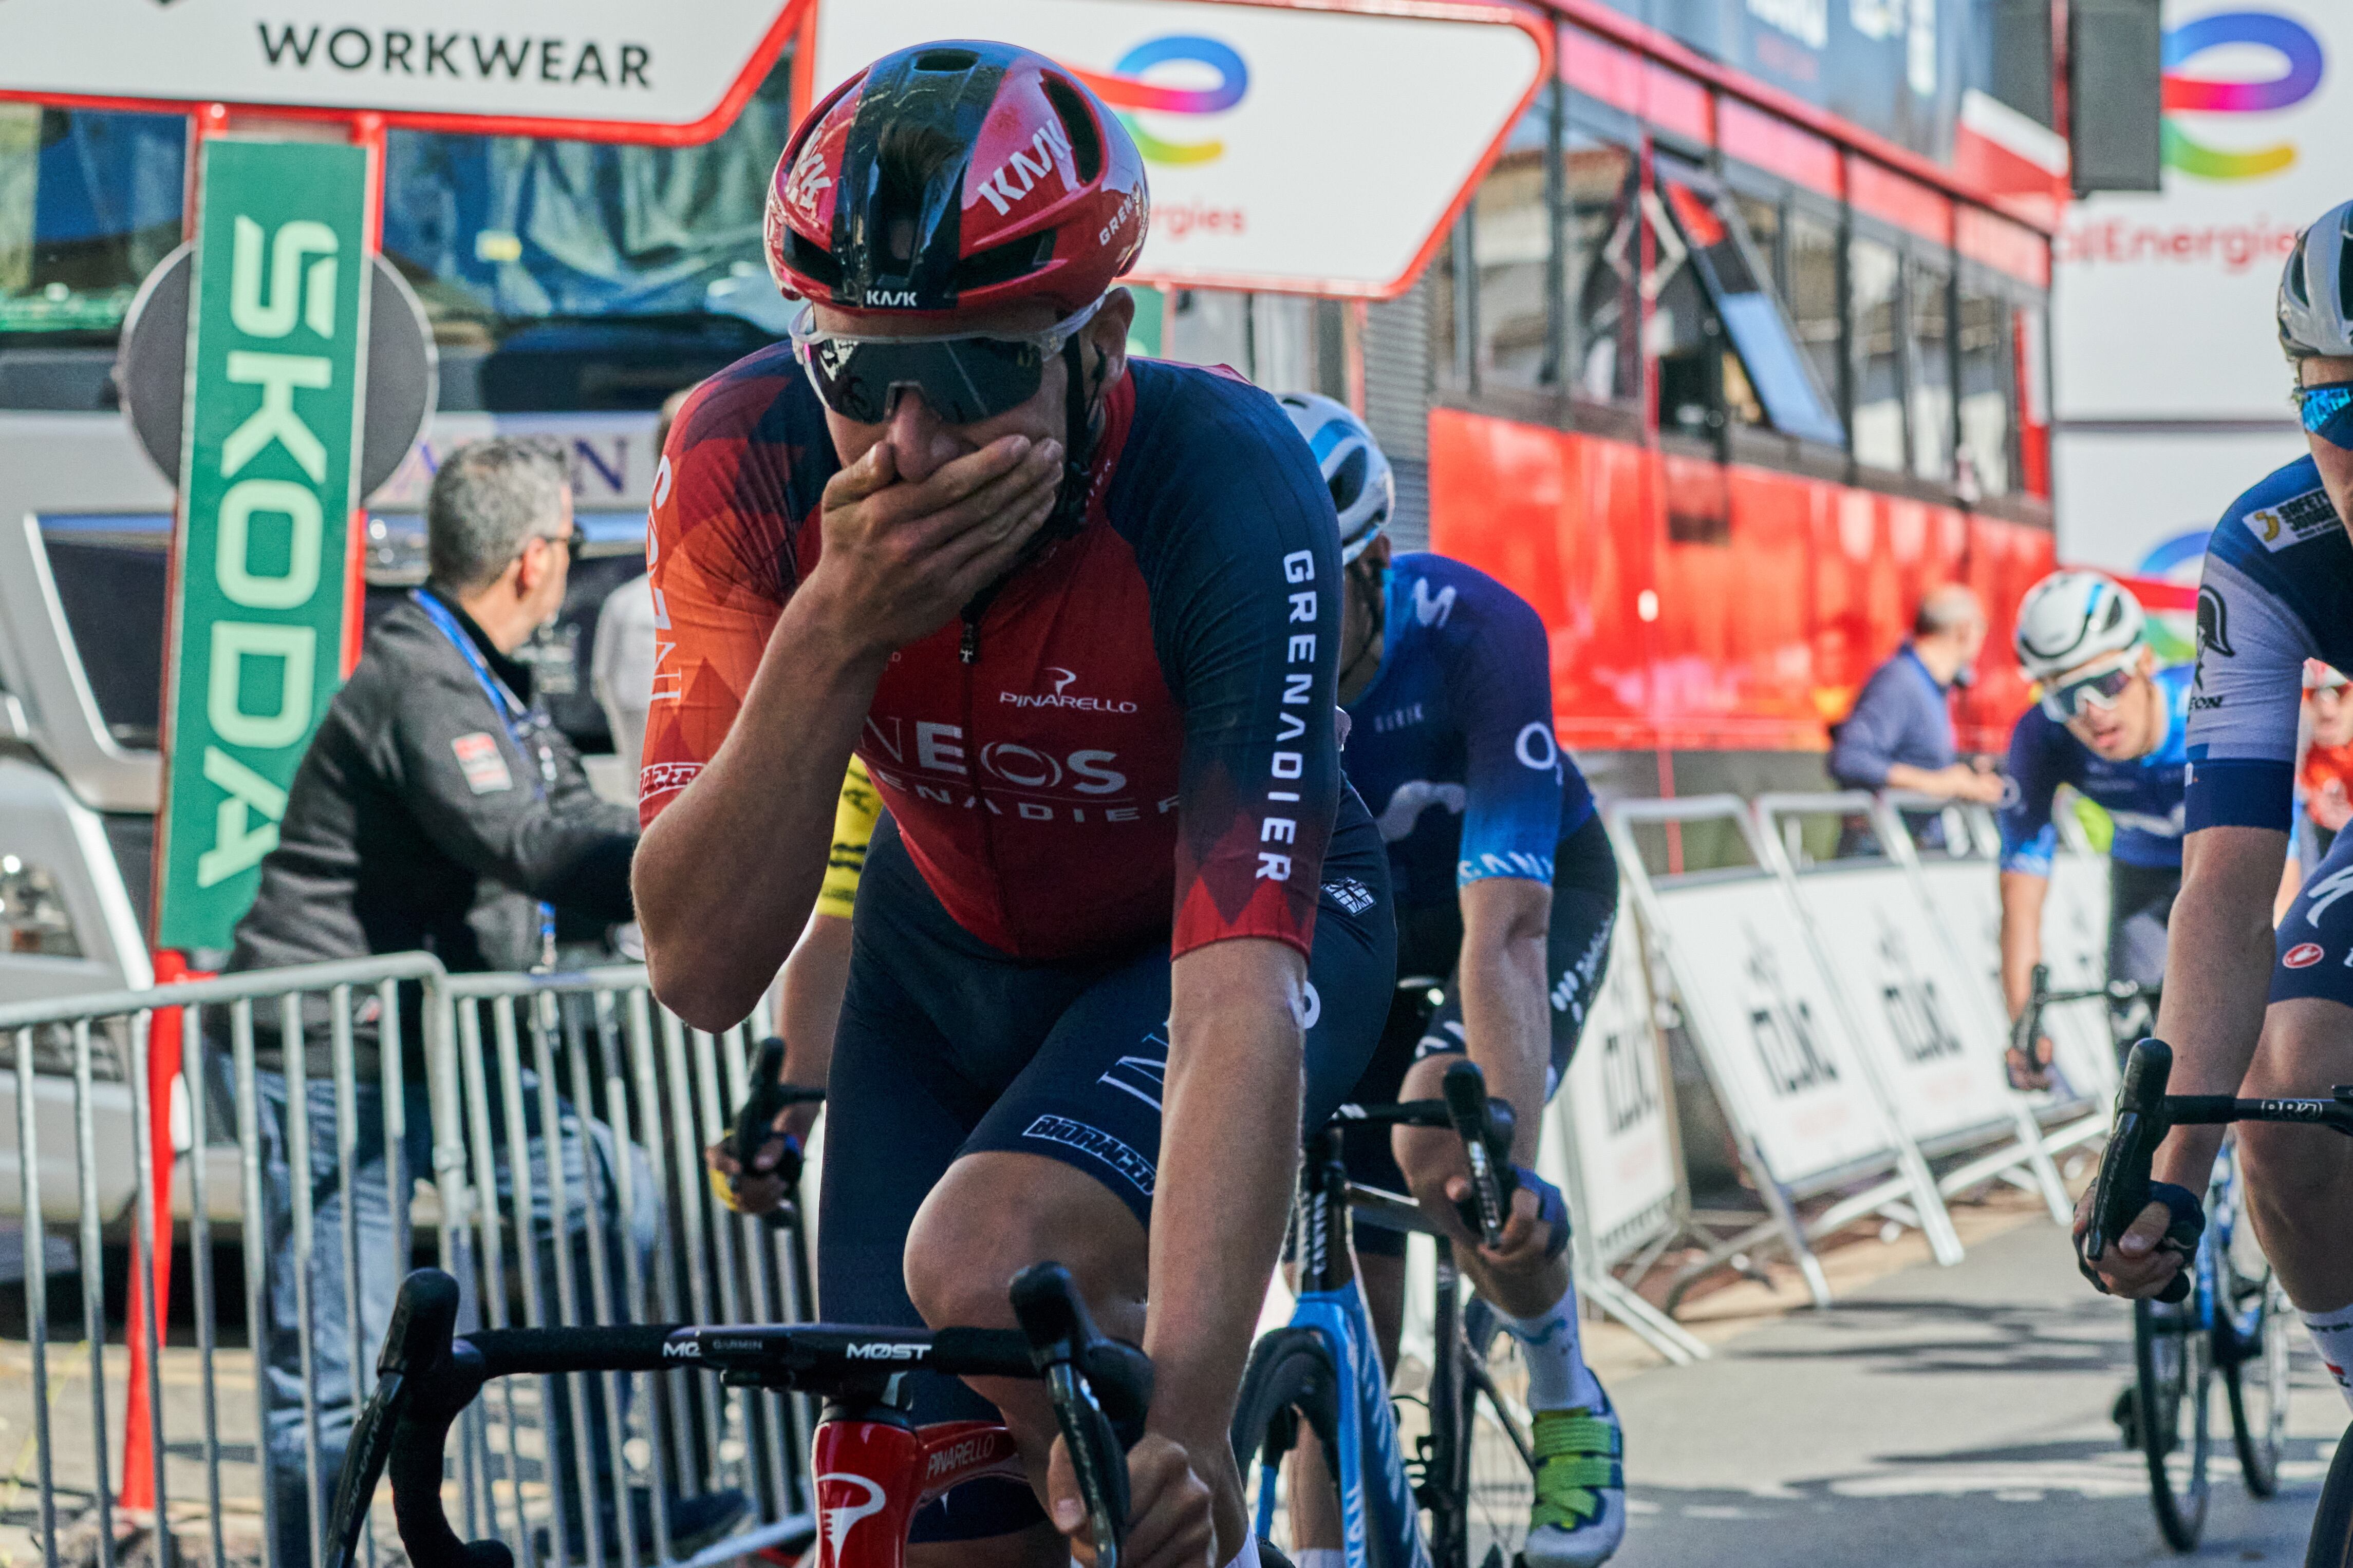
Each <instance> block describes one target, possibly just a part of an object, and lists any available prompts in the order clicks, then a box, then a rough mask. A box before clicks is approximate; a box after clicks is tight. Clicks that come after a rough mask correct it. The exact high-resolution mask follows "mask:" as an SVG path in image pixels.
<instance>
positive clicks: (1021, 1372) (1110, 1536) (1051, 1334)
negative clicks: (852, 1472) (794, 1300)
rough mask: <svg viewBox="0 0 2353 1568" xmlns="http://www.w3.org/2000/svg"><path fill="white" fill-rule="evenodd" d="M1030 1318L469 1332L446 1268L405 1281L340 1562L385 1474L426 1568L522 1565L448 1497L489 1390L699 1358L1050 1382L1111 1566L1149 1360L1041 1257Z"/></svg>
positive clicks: (751, 1375)
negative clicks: (453, 1509) (507, 1382)
mask: <svg viewBox="0 0 2353 1568" xmlns="http://www.w3.org/2000/svg"><path fill="white" fill-rule="evenodd" d="M1011 1294H1012V1300H1013V1308H1014V1316H1015V1318H1016V1320H1017V1321H1018V1322H1019V1323H1020V1324H1021V1327H1020V1328H1018V1329H972V1328H947V1329H940V1330H937V1331H923V1330H909V1329H898V1328H860V1327H855V1326H845V1325H838V1324H824V1323H813V1324H780V1325H734V1326H720V1327H697V1326H693V1325H684V1324H623V1325H614V1326H608V1327H596V1328H554V1329H501V1330H489V1331H480V1332H476V1333H470V1334H464V1335H459V1334H457V1333H455V1332H454V1330H455V1328H456V1324H457V1318H458V1301H459V1292H458V1283H457V1281H456V1280H454V1279H451V1278H449V1276H448V1275H447V1274H444V1273H442V1272H440V1271H439V1270H438V1269H432V1268H425V1269H419V1270H417V1272H416V1273H414V1274H412V1275H410V1276H409V1277H408V1278H407V1279H406V1280H405V1281H403V1282H402V1284H401V1287H400V1294H399V1298H398V1300H397V1301H396V1305H395V1307H394V1310H393V1318H392V1326H391V1329H390V1331H389V1332H388V1333H387V1334H386V1336H385V1346H384V1353H383V1354H382V1356H381V1357H380V1358H379V1359H378V1361H377V1363H376V1384H375V1392H374V1393H373V1394H371V1395H370V1397H369V1400H368V1404H367V1407H366V1409H365V1410H364V1411H363V1412H362V1414H361V1415H360V1419H359V1423H358V1425H357V1426H355V1427H354V1428H353V1433H352V1440H351V1445H350V1447H349V1449H348V1450H347V1452H346V1455H345V1458H344V1460H343V1473H342V1474H341V1476H340V1477H338V1479H337V1482H336V1487H335V1500H334V1508H333V1512H332V1519H331V1521H330V1526H329V1534H328V1545H329V1551H330V1556H329V1562H330V1563H331V1564H332V1565H333V1568H351V1564H352V1563H353V1557H354V1554H355V1552H356V1551H357V1549H358V1543H359V1538H360V1532H361V1531H362V1529H363V1527H364V1524H365V1522H366V1518H367V1513H368V1510H369V1507H370V1505H371V1504H372V1503H373V1501H374V1500H375V1490H376V1485H377V1482H378V1481H379V1480H380V1479H385V1478H387V1477H388V1478H389V1479H390V1480H391V1482H392V1506H393V1516H394V1519H395V1521H396V1525H397V1528H398V1530H399V1532H400V1540H401V1544H402V1546H403V1547H404V1548H406V1552H407V1554H408V1558H409V1561H410V1562H411V1563H415V1564H416V1565H417V1568H512V1562H513V1558H512V1553H511V1552H509V1551H508V1550H507V1548H506V1546H505V1544H504V1543H503V1542H497V1541H478V1542H461V1541H460V1540H459V1538H458V1536H457V1533H456V1532H455V1531H453V1530H452V1529H451V1528H450V1525H449V1521H448V1516H447V1514H446V1513H445V1512H444V1511H443V1509H442V1503H441V1479H442V1468H443V1453H444V1450H445V1448H446V1447H447V1445H448V1435H449V1427H450V1426H451V1425H452V1424H453V1423H454V1422H455V1421H456V1420H457V1417H458V1415H459V1413H460V1412H462V1411H463V1410H464V1409H465V1408H466V1406H467V1405H470V1404H471V1403H473V1400H474V1397H475V1395H477V1394H480V1392H481V1389H482V1385H483V1384H485V1383H487V1382H489V1381H490V1380H491V1379H492V1378H495V1377H505V1376H510V1375H513V1374H517V1373H574V1372H617V1373H628V1372H659V1371H664V1370H670V1369H675V1368H681V1367H685V1368H697V1369H700V1370H702V1371H706V1372H714V1373H718V1374H719V1376H720V1378H721V1380H722V1381H723V1382H724V1383H727V1384H731V1385H738V1386H752V1387H760V1388H771V1389H797V1390H799V1391H802V1392H805V1393H810V1394H822V1395H827V1396H829V1397H834V1398H840V1399H846V1400H850V1401H862V1402H866V1403H879V1402H881V1400H882V1399H883V1397H884V1395H885V1393H886V1390H887V1388H888V1384H889V1381H890V1379H891V1378H892V1376H894V1375H896V1374H898V1373H905V1372H911V1371H919V1372H924V1373H933V1374H935V1375H939V1376H950V1377H1007V1378H1042V1379H1044V1380H1045V1381H1046V1383H1047V1384H1048V1388H1049V1392H1050V1395H1051V1397H1052V1399H1053V1403H1054V1407H1055V1415H1056V1417H1057V1419H1058V1420H1060V1422H1061V1424H1062V1428H1063V1432H1064V1434H1065V1438H1066V1441H1067V1442H1068V1444H1069V1447H1070V1449H1071V1459H1072V1462H1073V1467H1074V1468H1075V1469H1076V1470H1077V1473H1078V1476H1079V1481H1080V1489H1081V1492H1082V1495H1083V1496H1084V1498H1085V1500H1086V1502H1087V1507H1088V1515H1089V1521H1090V1531H1091V1533H1092V1535H1093V1537H1094V1541H1095V1546H1096V1551H1097V1552H1098V1555H1099V1560H1100V1561H1101V1563H1102V1564H1103V1568H1117V1559H1118V1548H1119V1543H1120V1540H1121V1538H1122V1536H1123V1534H1124V1531H1125V1528H1126V1512H1127V1502H1128V1497H1127V1467H1126V1464H1125V1462H1124V1458H1122V1456H1123V1455H1124V1452H1125V1450H1126V1449H1127V1448H1128V1447H1132V1446H1133V1445H1134V1442H1135V1441H1136V1439H1137V1438H1138V1437H1139V1436H1142V1434H1143V1428H1144V1418H1145V1412H1146V1411H1147V1409H1148V1408H1149V1406H1150V1405H1151V1399H1152V1363H1150V1361H1149V1360H1147V1359H1146V1358H1145V1355H1144V1352H1141V1351H1139V1350H1137V1349H1135V1348H1134V1346H1132V1345H1126V1344H1123V1343H1121V1342H1118V1341H1115V1340H1111V1339H1107V1338H1105V1337H1104V1336H1103V1335H1102V1334H1101V1333H1100V1332H1098V1331H1096V1329H1095V1327H1094V1324H1093V1321H1092V1319H1091V1318H1090V1317H1089V1316H1088V1313H1087V1310H1086V1305H1085V1303H1084V1302H1083V1301H1082V1300H1081V1299H1080V1297H1079V1294H1078V1291H1077V1289H1076V1287H1075V1286H1074V1285H1073V1284H1072V1282H1071V1277H1070V1274H1069V1272H1068V1271H1067V1270H1065V1269H1064V1268H1062V1267H1061V1266H1060V1264H1056V1263H1039V1264H1036V1265H1033V1266H1032V1267H1030V1268H1027V1269H1025V1270H1023V1271H1022V1273H1021V1274H1020V1275H1019V1276H1018V1277H1017V1278H1016V1279H1015V1280H1014V1281H1013V1286H1012V1292H1011Z"/></svg>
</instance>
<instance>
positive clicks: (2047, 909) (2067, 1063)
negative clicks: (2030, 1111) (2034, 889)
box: [2042, 849, 2120, 1100]
mask: <svg viewBox="0 0 2353 1568" xmlns="http://www.w3.org/2000/svg"><path fill="white" fill-rule="evenodd" d="M2042 961H2043V962H2044V963H2047V964H2049V965H2050V966H2051V989H2052V990H2053V991H2095V990H2097V989H2099V988H2100V987H2101V986H2103V985H2105V984H2107V982H2108V863H2107V861H2106V860H2105V858H2100V857H2096V856H2092V855H2084V854H2077V853H2074V852H2072V851H2069V850H2064V849H2063V850H2062V851H2060V853H2058V854H2057V855H2054V856H2052V858H2051V891H2050V894H2049V896H2048V897H2047V898H2045V899H2044V900H2043V904H2042ZM2045 1016H2046V1018H2047V1019H2048V1020H2049V1021H2048V1022H2047V1023H2046V1024H2045V1025H2044V1026H2043V1028H2044V1031H2045V1032H2046V1033H2048V1034H2049V1035H2050V1036H2051V1037H2052V1044H2053V1045H2054V1046H2055V1047H2058V1048H2059V1049H2060V1051H2061V1052H2062V1053H2063V1054H2062V1055H2061V1057H2060V1058H2059V1068H2060V1070H2061V1071H2062V1072H2063V1073H2065V1074H2066V1076H2067V1081H2068V1083H2069V1085H2070V1086H2072V1087H2073V1088H2074V1089H2077V1090H2079V1091H2080V1092H2082V1093H2084V1094H2085V1095H2087V1096H2090V1097H2092V1098H2094V1099H2098V1100H2108V1099H2111V1098H2113V1097H2114V1095H2115V1094H2116V1088H2117V1085H2118V1083H2119V1081H2120V1079H2119V1078H2118V1075H2117V1068H2116V1045H2115V1041H2114V1039H2113V1038H2112V1037H2111V1036H2110V1035H2109V1032H2108V1013H2107V1004H2106V1003H2105V1002H2096V1001H2095V1002H2071V1003H2068V1004H2067V1005H2064V1006H2059V1007H2053V1008H2052V1009H2050V1011H2049V1012H2048V1013H2047V1014H2046V1015H2045ZM2062 1020H2064V1026H2063V1029H2064V1032H2062Z"/></svg>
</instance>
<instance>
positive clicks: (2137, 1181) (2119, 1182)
mask: <svg viewBox="0 0 2353 1568" xmlns="http://www.w3.org/2000/svg"><path fill="white" fill-rule="evenodd" d="M2172 1076H2173V1047H2171V1046H2168V1045H2167V1044H2166V1043H2165V1042H2164V1041H2163V1040H2158V1039H2147V1040H2142V1041H2140V1042H2138V1043H2137V1044H2136V1045H2135V1046H2134V1047H2133V1048H2132V1054H2131V1056H2130V1057H2128V1058H2126V1062H2125V1081H2124V1088H2123V1089H2122V1090H2120V1091H2119V1092H2118V1094H2117V1096H2116V1130H2115V1131H2113V1132H2111V1133H2110V1134H2109V1136H2108V1146H2107V1149H2106V1151H2105V1152H2103V1153H2102V1154H2101V1156H2100V1174H2099V1179H2098V1180H2097V1181H2096V1182H2094V1184H2093V1186H2092V1225H2091V1232H2090V1234H2089V1235H2088V1236H2086V1237H2084V1246H2083V1252H2084V1261H2085V1262H2086V1263H2097V1262H2098V1261H2099V1260H2100V1259H2101V1258H2104V1257H2105V1256H2106V1255H2107V1250H2108V1247H2109V1246H2110V1244H2111V1243H2113V1242H2114V1241H2115V1240H2116V1238H2117V1237H2120V1236H2122V1235H2123V1234H2124V1233H2125V1232H2126V1230H2128V1229H2130V1228H2131V1226H2132V1223H2133V1221H2134V1220H2136V1219H2138V1218H2139V1217H2140V1213H2141V1211H2142V1210H2143V1209H2145V1208H2147V1206H2148V1204H2149V1195H2148V1188H2149V1181H2150V1174H2149V1173H2150V1167H2151V1166H2152V1165H2153V1164H2154V1163H2155V1162H2156V1159H2157V1149H2158V1144H2160V1143H2162V1142H2165V1136H2166V1134H2167V1133H2168V1132H2169V1131H2172V1126H2171V1123H2170V1122H2168V1121H2167V1119H2166V1114H2165V1088H2166V1084H2167V1082H2168V1080H2169V1079H2171V1078H2172ZM2189 1288H2190V1278H2189V1267H2188V1265H2187V1263H2185V1264H2184V1266H2183V1267H2182V1268H2181V1269H2180V1271H2179V1273H2177V1274H2175V1275H2174V1277H2173V1278H2172V1279H2168V1280H2167V1281H2166V1285H2165V1289H2162V1290H2160V1291H2159V1292H2158V1297H2157V1299H2158V1300H2160V1301H2168V1302H2170V1301H2179V1300H2184V1299H2186V1298H2187V1297H2188V1296H2189Z"/></svg>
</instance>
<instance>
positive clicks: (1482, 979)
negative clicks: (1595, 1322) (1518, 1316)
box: [1396, 877, 1566, 1315]
mask: <svg viewBox="0 0 2353 1568" xmlns="http://www.w3.org/2000/svg"><path fill="white" fill-rule="evenodd" d="M1457 896H1458V897H1459V898H1460V899H1461V903H1462V952H1461V959H1460V963H1461V997H1462V1032H1463V1035H1464V1037H1465V1038H1464V1043H1465V1045H1466V1046H1467V1047H1468V1048H1469V1054H1470V1057H1471V1059H1472V1061H1474V1062H1476V1063H1478V1064H1479V1070H1480V1071H1481V1072H1482V1073H1484V1074H1485V1075H1486V1079H1487V1089H1488V1091H1489V1092H1490V1093H1491V1094H1493V1095H1494V1096H1495V1097H1496V1098H1497V1099H1499V1100H1509V1101H1510V1102H1511V1105H1512V1109H1513V1111H1514V1114H1515V1116H1516V1117H1517V1121H1516V1123H1515V1125H1514V1128H1513V1131H1512V1160H1513V1162H1514V1163H1515V1164H1521V1165H1526V1166H1528V1167H1530V1168H1531V1169H1533V1168H1534V1167H1535V1163H1536V1147H1537V1145H1538V1144H1539V1143H1540V1142H1543V1139H1544V1115H1543V1108H1544V1103H1545V1074H1546V1069H1547V1068H1549V1066H1550V1065H1551V1059H1552V1017H1551V1005H1552V1004H1551V999H1550V997H1549V996H1548V995H1547V994H1546V985H1545V939H1546V935H1547V934H1548V933H1549V931H1550V930H1551V927H1552V887H1551V885H1550V884H1549V883H1546V882H1539V881H1535V880H1534V879H1529V878H1525V877H1482V878H1480V879H1477V880H1475V881H1471V882H1465V883H1464V884H1462V887H1461V891H1460V893H1459V894H1458V895H1457ZM1451 1059H1452V1058H1451V1057H1450V1058H1430V1059H1427V1060H1424V1061H1422V1062H1419V1063H1416V1064H1415V1067H1414V1070H1413V1072H1412V1074H1411V1075H1410V1076H1409V1077H1408V1079H1406V1082H1405V1085H1404V1087H1403V1088H1402V1089H1399V1090H1398V1096H1399V1098H1400V1099H1406V1100H1415V1099H1433V1098H1435V1097H1436V1096H1437V1095H1438V1093H1439V1082H1440V1079H1441V1078H1442V1076H1443V1073H1444V1064H1445V1062H1447V1061H1450V1060H1451ZM1523 1108H1525V1109H1523ZM1396 1138H1397V1143H1398V1149H1399V1151H1400V1152H1401V1155H1402V1157H1401V1158H1400V1160H1399V1163H1400V1165H1402V1166H1403V1168H1404V1170H1405V1172H1406V1173H1407V1175H1408V1177H1409V1179H1410V1180H1411V1181H1412V1182H1413V1184H1414V1186H1415V1193H1414V1195H1415V1196H1416V1197H1418V1198H1419V1199H1420V1200H1421V1202H1422V1204H1423V1206H1424V1209H1425V1212H1427V1213H1429V1214H1430V1216H1431V1217H1432V1218H1434V1219H1436V1220H1437V1221H1438V1222H1439V1223H1440V1224H1441V1225H1445V1224H1450V1223H1453V1222H1454V1221H1455V1219H1456V1215H1455V1214H1454V1209H1453V1204H1454V1200H1455V1199H1457V1198H1460V1197H1467V1196H1468V1195H1469V1182H1470V1167H1469V1165H1468V1164H1467V1163H1465V1162H1464V1160H1463V1157H1462V1141H1461V1139H1460V1138H1458V1137H1456V1136H1454V1135H1453V1134H1452V1133H1451V1131H1447V1130H1445V1129H1441V1128H1399V1129H1398V1131H1397V1133H1396ZM1432 1172H1438V1173H1443V1174H1442V1176H1441V1177H1440V1181H1439V1183H1438V1184H1436V1185H1431V1184H1430V1180H1429V1178H1430V1173H1432ZM1425 1188H1426V1189H1427V1190H1425ZM1537 1215H1538V1205H1537V1200H1536V1195H1535V1193H1533V1192H1531V1191H1529V1190H1528V1189H1526V1188H1525V1187H1523V1188H1521V1189H1520V1190H1519V1191H1518V1192H1516V1193H1514V1194H1513V1197H1512V1205H1511V1212H1510V1214H1509V1215H1507V1216H1506V1218H1505V1221H1504V1234H1503V1237H1502V1238H1501V1241H1500V1244H1499V1245H1498V1246H1496V1247H1492V1248H1488V1247H1480V1248H1477V1249H1476V1250H1475V1251H1465V1252H1464V1253H1463V1254H1462V1255H1461V1256H1462V1258H1463V1261H1464V1264H1465V1266H1466V1267H1468V1268H1470V1269H1471V1270H1472V1276H1473V1279H1474V1281H1475V1282H1476V1283H1477V1284H1478V1285H1479V1287H1480V1289H1482V1291H1484V1292H1485V1293H1486V1294H1487V1295H1488V1296H1489V1298H1490V1299H1491V1300H1496V1301H1497V1303H1498V1304H1499V1305H1501V1306H1503V1307H1504V1310H1507V1311H1513V1312H1521V1311H1522V1309H1523V1308H1524V1307H1525V1311H1526V1312H1540V1311H1542V1310H1545V1309H1546V1307H1548V1306H1550V1305H1551V1304H1552V1302H1554V1301H1556V1300H1559V1299H1560V1292H1561V1290H1562V1289H1565V1288H1566V1280H1565V1279H1563V1280H1555V1281H1552V1282H1551V1283H1550V1284H1549V1285H1540V1286H1538V1287H1537V1288H1535V1289H1533V1291H1532V1290H1531V1287H1530V1285H1529V1284H1528V1283H1527V1282H1526V1281H1525V1279H1523V1278H1522V1277H1523V1276H1525V1275H1526V1274H1527V1272H1528V1271H1529V1270H1531V1269H1535V1270H1538V1271H1542V1272H1543V1273H1544V1275H1545V1276H1546V1278H1548V1277H1549V1274H1550V1273H1551V1272H1555V1270H1547V1269H1546V1265H1547V1264H1548V1263H1550V1262H1552V1261H1553V1260H1552V1259H1550V1258H1547V1257H1546V1252H1545V1247H1546V1242H1547V1241H1548V1240H1549V1239H1550V1235H1549V1229H1548V1227H1547V1226H1545V1225H1544V1224H1543V1223H1542V1222H1541V1221H1540V1220H1539V1219H1538V1217H1537ZM1464 1239H1466V1240H1475V1239H1476V1238H1475V1237H1465V1238H1464ZM1484 1266H1500V1267H1501V1268H1502V1269H1503V1270H1504V1274H1502V1275H1495V1274H1493V1273H1492V1272H1491V1269H1490V1268H1489V1267H1484ZM1515 1281H1516V1284H1515V1283H1514V1282H1515ZM1547 1289H1548V1290H1549V1292H1550V1293H1549V1294H1548V1295H1547V1294H1546V1291H1547ZM1539 1296H1541V1297H1544V1300H1535V1298H1536V1297H1539ZM1524 1315H1525V1314H1524Z"/></svg>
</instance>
